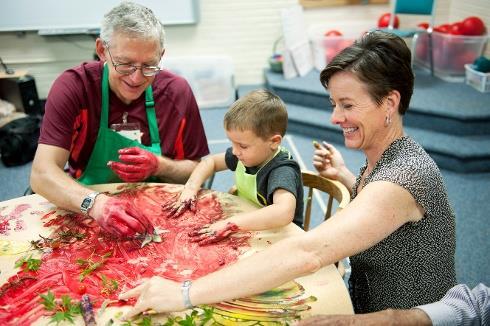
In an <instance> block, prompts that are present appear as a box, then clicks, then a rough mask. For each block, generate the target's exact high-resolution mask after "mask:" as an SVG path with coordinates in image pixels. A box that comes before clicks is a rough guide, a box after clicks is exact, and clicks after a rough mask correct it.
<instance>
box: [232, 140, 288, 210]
mask: <svg viewBox="0 0 490 326" xmlns="http://www.w3.org/2000/svg"><path fill="white" fill-rule="evenodd" d="M282 150H283V149H282V147H279V148H278V150H277V152H276V153H275V154H274V156H273V157H272V159H273V158H274V157H276V155H277V154H279V152H281V151H282ZM284 150H286V149H284ZM272 159H270V160H269V161H268V162H267V163H269V162H270V161H272ZM267 163H265V164H264V165H262V166H261V167H260V169H259V170H258V171H257V173H255V174H248V173H247V170H246V168H245V165H243V163H242V162H241V161H240V160H238V163H237V166H236V169H235V184H236V188H237V195H238V196H239V197H241V198H245V199H247V200H249V201H251V202H252V203H254V204H256V205H259V206H261V207H264V206H267V199H266V198H264V196H262V195H261V194H260V193H258V192H257V175H258V174H259V172H260V170H262V168H263V167H264V166H266V165H267Z"/></svg>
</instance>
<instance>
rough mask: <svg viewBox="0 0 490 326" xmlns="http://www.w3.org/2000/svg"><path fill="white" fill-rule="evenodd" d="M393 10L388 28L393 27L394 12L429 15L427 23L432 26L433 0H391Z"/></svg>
mask: <svg viewBox="0 0 490 326" xmlns="http://www.w3.org/2000/svg"><path fill="white" fill-rule="evenodd" d="M393 1H394V4H393V10H392V13H391V16H390V23H389V26H388V28H390V29H393V26H394V24H395V15H396V14H408V15H430V16H431V18H430V22H429V25H430V26H431V27H432V26H434V12H435V7H436V1H435V0H393Z"/></svg>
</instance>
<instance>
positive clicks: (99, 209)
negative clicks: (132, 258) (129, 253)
mask: <svg viewBox="0 0 490 326" xmlns="http://www.w3.org/2000/svg"><path fill="white" fill-rule="evenodd" d="M90 216H91V217H92V218H93V219H94V220H95V221H96V222H97V223H98V224H99V226H100V227H101V228H102V229H103V230H104V231H106V232H107V233H109V234H111V235H113V236H116V237H131V236H134V235H135V234H136V233H139V234H146V233H150V234H153V231H154V229H153V225H152V224H151V223H150V221H149V220H148V218H147V217H146V216H145V215H144V214H143V213H141V211H140V210H138V209H137V208H136V207H135V206H134V204H133V202H131V201H129V200H126V199H121V198H117V197H109V196H107V195H105V194H101V195H99V196H97V198H96V200H95V204H94V206H93V207H92V209H91V210H90Z"/></svg>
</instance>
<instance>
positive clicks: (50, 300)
mask: <svg viewBox="0 0 490 326" xmlns="http://www.w3.org/2000/svg"><path fill="white" fill-rule="evenodd" d="M39 296H40V297H41V298H42V299H43V301H42V302H41V303H42V304H43V306H44V309H46V310H49V311H53V310H55V308H56V303H55V302H54V294H53V293H52V292H51V291H48V293H47V294H40V295H39Z"/></svg>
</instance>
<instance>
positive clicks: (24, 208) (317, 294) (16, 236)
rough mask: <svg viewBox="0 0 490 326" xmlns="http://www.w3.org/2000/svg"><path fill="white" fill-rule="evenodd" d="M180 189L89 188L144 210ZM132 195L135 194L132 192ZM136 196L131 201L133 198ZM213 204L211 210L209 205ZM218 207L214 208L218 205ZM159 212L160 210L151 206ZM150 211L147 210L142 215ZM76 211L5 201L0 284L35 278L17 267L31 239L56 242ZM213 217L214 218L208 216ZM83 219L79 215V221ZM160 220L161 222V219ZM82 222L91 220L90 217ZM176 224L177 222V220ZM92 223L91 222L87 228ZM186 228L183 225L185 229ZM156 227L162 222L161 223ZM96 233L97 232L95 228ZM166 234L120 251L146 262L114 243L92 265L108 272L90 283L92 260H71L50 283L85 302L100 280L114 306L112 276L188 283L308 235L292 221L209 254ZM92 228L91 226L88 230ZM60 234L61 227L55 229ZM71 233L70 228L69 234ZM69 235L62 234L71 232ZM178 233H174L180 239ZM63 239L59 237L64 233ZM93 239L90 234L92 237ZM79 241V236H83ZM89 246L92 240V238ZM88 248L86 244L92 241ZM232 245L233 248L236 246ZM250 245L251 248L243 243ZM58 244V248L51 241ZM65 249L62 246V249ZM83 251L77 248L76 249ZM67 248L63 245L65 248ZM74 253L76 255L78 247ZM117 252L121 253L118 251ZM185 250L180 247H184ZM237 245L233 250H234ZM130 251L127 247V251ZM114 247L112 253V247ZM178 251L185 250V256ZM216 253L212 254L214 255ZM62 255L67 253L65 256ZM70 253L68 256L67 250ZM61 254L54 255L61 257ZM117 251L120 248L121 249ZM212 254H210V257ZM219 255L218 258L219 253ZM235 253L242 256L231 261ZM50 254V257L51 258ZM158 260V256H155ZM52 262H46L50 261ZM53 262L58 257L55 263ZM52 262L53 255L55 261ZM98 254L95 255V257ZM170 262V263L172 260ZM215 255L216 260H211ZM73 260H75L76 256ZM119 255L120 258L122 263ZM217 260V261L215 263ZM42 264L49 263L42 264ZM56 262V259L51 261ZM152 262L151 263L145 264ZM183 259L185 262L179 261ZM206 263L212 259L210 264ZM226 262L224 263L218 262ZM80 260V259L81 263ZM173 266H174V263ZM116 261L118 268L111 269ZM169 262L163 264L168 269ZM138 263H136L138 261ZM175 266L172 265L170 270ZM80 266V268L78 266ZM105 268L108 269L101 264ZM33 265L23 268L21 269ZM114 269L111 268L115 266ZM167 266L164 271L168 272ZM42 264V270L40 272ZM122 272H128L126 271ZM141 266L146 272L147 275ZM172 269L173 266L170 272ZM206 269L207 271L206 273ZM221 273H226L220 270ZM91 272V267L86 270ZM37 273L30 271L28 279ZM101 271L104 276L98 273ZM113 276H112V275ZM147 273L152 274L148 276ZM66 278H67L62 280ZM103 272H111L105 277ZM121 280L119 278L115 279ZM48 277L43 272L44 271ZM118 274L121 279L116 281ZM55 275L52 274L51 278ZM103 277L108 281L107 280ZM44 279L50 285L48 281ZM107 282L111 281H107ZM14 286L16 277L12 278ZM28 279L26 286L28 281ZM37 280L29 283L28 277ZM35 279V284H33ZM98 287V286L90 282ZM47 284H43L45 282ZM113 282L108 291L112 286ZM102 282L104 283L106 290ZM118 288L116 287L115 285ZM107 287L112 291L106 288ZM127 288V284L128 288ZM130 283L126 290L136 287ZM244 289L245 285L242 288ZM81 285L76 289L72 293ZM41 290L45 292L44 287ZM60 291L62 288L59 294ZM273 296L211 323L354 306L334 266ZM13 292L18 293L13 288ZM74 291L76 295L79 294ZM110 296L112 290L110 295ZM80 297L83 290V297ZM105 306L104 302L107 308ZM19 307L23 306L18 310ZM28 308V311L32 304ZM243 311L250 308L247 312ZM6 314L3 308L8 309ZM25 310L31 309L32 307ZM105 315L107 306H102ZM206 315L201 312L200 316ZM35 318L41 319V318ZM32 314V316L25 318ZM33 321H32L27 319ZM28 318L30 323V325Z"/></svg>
mask: <svg viewBox="0 0 490 326" xmlns="http://www.w3.org/2000/svg"><path fill="white" fill-rule="evenodd" d="M181 187H182V186H181V185H169V184H133V185H129V184H107V185H96V186H91V188H93V189H95V190H98V191H107V192H110V193H119V195H120V196H126V195H127V194H136V195H134V196H139V197H131V198H133V199H134V201H135V202H136V203H139V204H138V205H139V206H138V207H146V206H144V205H145V204H144V203H145V202H146V203H150V205H159V204H158V203H157V201H158V198H163V197H158V196H159V194H174V193H177V192H178V191H180V190H181V189H182V188H181ZM131 196H133V195H131ZM199 197H200V200H199V203H200V204H199V205H201V203H202V206H198V208H202V210H204V209H207V208H209V207H211V208H210V211H213V210H216V209H218V210H219V209H222V211H223V215H224V216H225V217H226V216H230V215H231V214H233V213H236V212H239V211H248V210H253V209H256V207H254V206H252V205H251V204H250V203H248V202H246V201H244V200H242V199H240V198H238V197H236V196H233V195H230V194H226V193H220V192H215V191H209V190H203V191H202V192H201V193H200V195H199ZM133 199H132V200H133ZM214 199H217V200H218V201H217V202H219V204H220V205H218V206H219V207H218V208H216V207H214V206H213V205H214V204H213V203H215V202H214V201H213V200H214ZM206 205H208V206H206ZM215 206H216V205H215ZM152 207H153V208H154V207H156V206H152ZM144 209H146V208H142V210H144ZM67 214H70V213H69V212H66V211H63V210H60V209H56V207H54V205H53V204H51V203H49V202H48V201H47V200H46V199H44V198H43V197H41V196H39V195H30V196H25V197H21V198H16V199H12V200H8V201H4V202H1V203H0V269H1V273H0V284H3V286H4V287H5V283H6V282H7V280H8V279H9V278H10V277H12V276H13V279H14V280H17V279H19V278H20V276H19V275H23V276H24V277H25V276H26V275H28V276H29V275H36V274H35V273H36V272H29V271H26V272H19V270H20V268H15V262H16V261H17V260H18V259H19V258H21V257H24V258H29V257H31V256H28V255H31V254H32V257H38V256H40V254H37V256H36V254H35V253H34V252H33V251H29V252H26V250H28V249H29V248H30V247H32V244H31V241H35V240H39V239H42V237H44V238H49V237H53V230H54V229H56V225H58V224H56V223H58V222H59V221H66V220H69V221H71V220H72V219H74V220H76V219H77V218H78V217H82V215H80V214H72V215H70V219H64V217H65V216H66V215H67ZM210 214H214V213H210ZM77 216H78V217H77ZM155 218H157V217H155ZM186 218H187V217H184V218H182V220H181V221H179V222H175V223H181V225H180V226H179V227H181V228H182V227H184V226H185V225H186V223H188V221H190V219H192V218H195V219H198V218H202V216H198V214H196V215H195V217H192V216H191V217H189V218H190V219H189V220H186ZM84 223H87V221H86V220H84ZM172 223H174V222H172ZM87 225H89V224H87ZM183 225H184V226H183ZM157 226H158V225H157ZM97 228H98V227H97ZM165 228H166V229H167V230H164V231H165V232H166V233H165V232H164V233H162V238H163V240H164V241H163V244H160V243H153V244H150V245H148V247H145V248H143V249H139V248H137V249H135V248H132V247H131V248H132V249H131V250H133V251H131V250H126V251H124V250H121V251H120V252H122V253H123V255H124V254H126V255H131V254H138V253H140V252H143V251H144V250H146V251H144V252H145V255H144V257H143V256H141V257H139V256H138V257H136V258H135V257H129V256H128V257H126V259H122V260H121V258H120V257H119V258H117V257H116V256H117V255H116V254H115V252H116V251H115V250H116V249H117V248H119V247H121V246H123V245H122V244H120V243H115V244H114V243H113V244H111V245H113V246H114V247H111V248H112V249H111V250H113V252H112V255H113V256H112V257H111V255H108V256H107V257H102V258H101V257H100V255H98V256H97V257H96V258H95V256H94V261H92V262H91V263H105V262H107V265H108V267H107V268H105V266H103V267H100V269H97V267H96V269H94V270H93V271H92V272H93V274H91V275H87V276H86V277H87V278H86V279H84V280H83V281H81V280H80V278H81V272H80V270H81V269H82V267H87V266H90V265H88V263H87V260H88V261H90V259H92V258H90V259H89V258H87V257H86V256H84V259H83V260H84V262H81V263H80V262H78V264H79V265H80V266H78V267H76V266H75V267H73V266H72V267H70V265H69V264H68V263H66V261H65V263H66V265H61V266H60V269H62V270H61V271H56V270H55V271H54V272H53V273H59V274H60V277H59V278H55V279H52V281H53V282H54V283H53V285H52V288H53V289H54V290H53V291H55V292H56V291H58V292H59V293H61V294H63V293H66V292H67V289H70V290H71V291H72V292H71V294H72V298H74V299H79V298H80V296H81V294H83V292H84V291H86V293H89V294H91V293H92V292H90V291H93V288H92V287H91V284H92V283H93V282H94V280H95V281H97V282H99V283H97V284H99V287H96V288H97V290H98V291H99V290H100V293H103V291H106V292H105V293H104V295H105V296H106V297H107V298H108V299H107V300H105V301H109V303H111V302H114V301H115V300H114V301H111V300H109V299H111V298H112V299H114V298H115V297H117V293H118V292H120V291H121V290H125V289H124V288H121V287H119V288H117V286H116V288H115V289H114V288H110V282H109V281H111V278H109V277H114V279H117V280H118V282H119V284H125V282H128V284H132V286H134V283H132V282H133V281H134V280H133V279H131V277H132V275H133V274H134V275H137V276H136V277H139V278H140V279H141V278H142V277H149V276H151V275H148V271H151V272H152V273H154V272H155V271H159V272H161V273H163V274H162V275H163V276H166V277H167V276H169V275H170V276H171V277H169V278H173V279H176V280H181V279H184V278H198V277H200V276H202V275H203V274H205V273H206V272H209V271H207V270H206V268H209V269H211V270H212V269H213V268H215V267H216V266H215V267H213V264H214V263H215V262H217V263H218V264H219V265H226V264H228V263H232V261H233V259H235V258H236V259H240V258H242V257H245V256H248V255H251V254H253V253H254V252H256V251H259V250H261V249H263V248H265V247H267V246H269V245H270V244H272V243H274V242H276V241H278V240H280V239H283V238H286V237H290V236H294V235H298V234H301V232H303V231H302V230H301V229H299V228H298V227H297V226H295V225H294V224H290V225H288V226H286V227H283V228H280V229H275V230H268V231H262V232H253V233H250V238H249V239H247V238H246V237H244V238H242V237H237V238H236V239H231V240H230V241H231V242H229V243H228V244H221V245H216V246H215V247H211V246H210V247H209V248H208V249H206V250H208V252H206V254H202V255H201V252H200V250H204V249H203V248H200V247H189V248H187V249H186V248H185V247H186V246H187V245H189V244H186V242H185V241H186V240H185V238H186V235H185V234H186V233H178V232H176V231H175V232H174V230H173V229H172V228H171V227H169V226H168V225H167V226H165ZM88 229H90V230H92V229H93V228H92V227H91V226H90V225H89V228H88ZM57 230H58V231H59V230H61V229H57ZM63 230H65V231H66V229H63ZM65 231H63V232H65ZM174 233H175V234H174ZM59 234H61V233H59ZM87 234H88V233H87ZM86 237H87V239H88V238H90V235H86ZM96 237H99V238H97V239H99V240H98V241H96V242H93V243H92V245H93V246H94V248H89V249H90V250H93V252H95V251H96V248H95V247H96V246H99V245H101V246H102V245H105V246H106V247H107V246H108V242H107V241H105V240H101V239H102V238H100V235H96ZM77 239H78V238H77ZM77 239H75V238H73V235H72V238H71V239H70V241H71V242H66V244H65V242H62V244H61V247H60V248H58V249H57V248H56V247H55V249H49V250H51V251H50V252H48V253H47V254H45V253H44V254H43V256H42V257H43V258H42V259H43V262H42V264H43V265H45V264H46V265H45V266H49V264H50V263H51V262H52V261H55V260H56V259H55V258H56V257H58V256H61V254H60V255H58V251H57V250H62V246H68V245H69V246H72V247H70V248H71V251H70V253H69V254H67V255H68V256H70V255H75V254H79V255H82V256H83V252H84V250H85V251H86V250H88V249H87V246H84V245H83V243H84V241H85V240H80V239H78V240H80V241H78V242H77ZM87 241H88V240H87ZM87 243H88V242H87ZM230 243H231V245H230ZM245 243H248V244H249V246H247V245H244V244H245ZM51 244H52V243H51ZM58 245H59V244H58ZM73 246H77V247H73ZM161 246H163V247H165V246H173V249H169V247H166V248H167V249H166V250H163V251H158V250H157V249H158V248H162V247H161ZM63 248H64V247H63ZM73 248H76V250H73ZM114 248H116V249H114ZM179 248H180V249H182V248H183V249H182V250H180V249H179ZM230 248H231V249H230ZM126 249H127V248H126ZM107 250H109V249H107ZM179 250H180V251H179ZM213 250H214V251H213ZM60 252H61V251H60ZM67 252H68V251H67ZM55 253H56V255H55ZM118 253H119V251H118ZM209 253H211V254H209ZM216 253H217V256H213V255H214V254H216ZM235 253H236V256H237V257H235V258H234V257H233V256H234V254H235ZM50 255H51V256H50ZM152 255H153V256H152ZM179 255H188V256H186V257H184V258H182V257H180V258H179V257H177V256H179ZM46 257H48V258H46ZM49 257H52V259H51V258H49ZM53 257H54V258H53ZM90 257H92V256H90ZM147 257H153V259H151V260H150V261H148V258H147ZM169 257H170V258H169ZM209 257H214V258H213V259H210V258H209ZM72 258H73V257H72ZM116 258H117V259H119V260H118V261H116ZM160 258H161V259H164V260H163V262H162V263H161V265H159V266H158V268H159V269H153V270H152V269H151V268H150V267H149V265H151V263H152V262H153V260H156V259H160ZM215 258H216V259H215ZM44 259H45V260H46V261H44ZM50 259H51V260H50ZM145 259H146V260H145ZM179 259H180V260H179ZM206 259H208V260H206ZM220 259H221V260H222V261H220ZM78 260H80V259H77V261H78ZM191 260H195V261H197V263H196V264H197V265H192V263H193V262H192V261H191ZM131 261H136V262H134V265H131V268H130V270H127V269H126V270H124V273H121V274H117V273H118V272H120V270H119V269H118V268H120V267H121V266H122V265H124V264H125V263H127V262H131ZM169 261H171V263H169ZM112 263H114V264H112ZM164 263H165V264H166V265H165V266H163V264H164ZM132 264H133V263H132ZM172 264H173V265H172ZM179 264H180V265H183V264H189V265H188V266H187V265H186V266H177V267H175V266H176V265H179ZM75 265H76V264H75ZM102 265H103V264H102ZM25 266H27V265H26V264H24V265H23V266H22V268H25ZM109 266H111V267H110V268H109ZM162 266H163V269H162ZM43 268H44V267H42V268H41V269H40V270H39V271H38V273H41V271H42V269H43ZM121 268H122V267H121ZM141 268H143V269H142V270H141ZM172 268H174V269H173V270H172ZM202 268H204V270H202ZM216 268H220V267H219V266H218V267H216ZM86 269H87V268H86ZM29 273H31V274H29ZM97 273H99V274H97ZM111 273H112V274H111ZM145 273H146V274H145ZM61 274H62V275H61ZM100 274H104V275H108V276H107V277H106V276H102V275H100ZM116 274H117V275H119V276H118V277H116V276H117V275H116ZM43 275H44V274H43ZM113 275H116V276H113ZM49 277H51V276H49ZM101 278H104V279H106V280H105V281H104V282H102V281H103V280H102V281H101ZM45 279H46V280H50V279H49V278H48V277H47V276H46V278H45ZM107 280H109V281H107ZM11 281H12V279H11ZM26 282H27V281H26ZM28 282H31V280H28ZM32 282H34V281H32ZM91 282H92V283H91ZM39 283H41V282H39ZM59 283H66V284H65V285H63V286H62V287H58V286H59ZM85 283H87V285H86V289H85V288H83V289H82V290H80V287H81V286H85V285H84V284H85ZM107 283H109V286H108V285H107ZM101 284H103V286H101ZM116 285H117V284H116ZM106 286H107V288H106ZM124 286H126V285H124ZM132 286H128V287H132ZM237 286H239V285H237ZM74 287H75V290H73V289H74ZM37 289H38V291H40V292H41V293H46V292H43V291H45V289H44V290H40V288H39V287H38V288H37ZM56 289H59V290H56ZM275 290H276V292H274V294H275V295H271V293H273V292H267V293H266V294H264V295H258V296H253V297H250V298H243V299H239V300H233V301H230V302H223V303H220V304H217V305H213V306H211V307H212V308H213V316H214V317H213V318H215V321H216V322H217V323H221V324H223V325H227V324H230V325H232V324H236V323H237V321H242V322H243V323H244V324H249V323H250V321H260V323H258V324H257V323H255V325H266V324H278V323H281V322H285V321H288V320H292V319H295V318H299V317H301V318H305V317H308V316H311V315H317V314H334V313H335V314H352V313H353V309H352V304H351V301H350V298H349V295H348V292H347V289H346V287H345V285H344V282H343V280H342V278H341V276H340V274H339V273H338V271H337V269H336V267H335V266H334V265H329V266H325V267H323V268H321V269H320V270H318V271H317V272H315V273H314V274H311V275H308V276H304V277H301V278H298V279H296V280H295V281H292V282H289V283H287V284H285V285H283V286H282V287H279V288H278V289H275ZM12 291H13V290H12ZM73 291H75V292H73ZM111 291H112V292H111ZM77 292H79V293H77ZM16 295H17V296H19V297H22V295H23V294H22V293H20V294H19V293H17V294H16ZM32 302H34V303H30V305H31V306H30V307H31V308H29V309H28V311H29V313H30V314H31V317H33V316H38V317H39V316H42V314H43V313H45V312H44V311H43V310H42V309H43V307H42V306H40V305H39V304H38V301H32ZM102 305H103V303H102ZM120 305H121V304H116V306H113V307H108V308H105V309H103V313H102V314H98V313H96V318H97V322H98V324H99V325H105V324H106V323H107V322H108V321H109V320H110V319H112V320H113V321H115V324H118V323H121V320H120V319H118V318H120V311H125V310H126V309H128V307H127V306H120ZM19 306H20V305H19ZM95 306H96V307H97V308H98V307H100V306H101V302H98V303H96V304H95ZM26 307H27V306H26ZM244 307H245V308H244ZM9 308H10V309H15V308H13V307H9ZM2 309H3V310H2ZM5 309H6V308H5V305H3V306H2V294H0V321H1V320H2V313H3V314H5V312H6V311H5ZM26 309H27V308H26ZM101 310H102V309H101ZM199 312H202V311H199ZM186 313H189V312H184V313H182V314H180V315H181V316H184V315H185V314H186ZM36 314H37V315H36ZM27 315H28V314H27ZM166 317H167V316H161V315H157V316H154V317H152V318H153V320H159V318H160V319H162V320H165V319H166ZM23 318H27V317H23ZM49 318H50V317H49V316H48V317H46V316H43V317H40V318H39V319H37V318H36V319H37V321H36V322H35V323H34V324H36V325H46V324H48V322H49ZM74 320H75V323H76V324H80V325H83V320H82V318H81V317H79V316H75V318H74ZM24 321H25V320H24Z"/></svg>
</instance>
